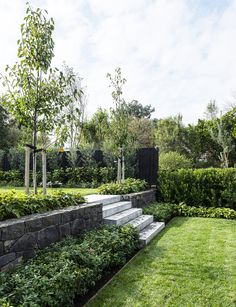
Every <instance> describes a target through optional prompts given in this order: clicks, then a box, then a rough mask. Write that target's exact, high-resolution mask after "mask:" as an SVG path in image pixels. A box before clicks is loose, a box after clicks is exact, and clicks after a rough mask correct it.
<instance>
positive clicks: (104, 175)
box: [0, 166, 116, 187]
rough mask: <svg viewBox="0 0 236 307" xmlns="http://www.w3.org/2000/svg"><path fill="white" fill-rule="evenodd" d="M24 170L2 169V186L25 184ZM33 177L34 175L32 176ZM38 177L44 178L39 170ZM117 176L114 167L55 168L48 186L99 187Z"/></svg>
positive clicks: (0, 182)
mask: <svg viewBox="0 0 236 307" xmlns="http://www.w3.org/2000/svg"><path fill="white" fill-rule="evenodd" d="M23 176H24V175H23V172H20V171H16V170H12V171H5V172H4V171H0V186H15V187H20V186H23V185H24V177H23ZM31 177H32V176H31ZM37 177H38V179H39V182H40V180H42V173H41V172H38V174H37ZM115 177H116V170H115V168H113V167H99V168H98V167H89V166H88V167H76V168H67V169H55V170H54V171H52V172H48V174H47V181H48V186H52V187H57V186H67V187H98V186H99V185H100V184H102V183H107V182H111V181H113V180H114V179H115Z"/></svg>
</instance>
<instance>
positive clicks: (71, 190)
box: [0, 187, 98, 196]
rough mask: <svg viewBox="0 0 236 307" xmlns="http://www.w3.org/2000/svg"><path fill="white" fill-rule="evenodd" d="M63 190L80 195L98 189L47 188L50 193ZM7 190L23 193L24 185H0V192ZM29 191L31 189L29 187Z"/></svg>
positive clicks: (91, 192) (94, 192) (96, 191)
mask: <svg viewBox="0 0 236 307" xmlns="http://www.w3.org/2000/svg"><path fill="white" fill-rule="evenodd" d="M59 190H60V191H63V192H65V193H66V192H67V193H80V194H81V195H83V196H84V195H89V194H97V193H98V189H88V188H47V192H48V193H49V194H50V193H52V192H53V191H59ZM8 191H16V192H17V193H24V187H16V188H12V187H0V193H1V192H8ZM31 191H33V189H32V188H31ZM38 191H39V192H40V191H42V189H41V188H39V189H38Z"/></svg>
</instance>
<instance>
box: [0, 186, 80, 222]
mask: <svg viewBox="0 0 236 307" xmlns="http://www.w3.org/2000/svg"><path fill="white" fill-rule="evenodd" d="M84 202H85V199H84V197H82V196H81V194H79V193H77V194H68V193H64V192H61V191H59V192H54V193H52V194H50V195H43V194H37V195H34V194H29V195H25V194H23V193H22V194H21V193H16V192H14V191H11V192H4V193H0V221H3V220H6V219H11V218H19V217H22V216H25V215H28V214H33V213H42V212H45V211H50V210H54V209H60V208H64V207H68V206H76V205H79V204H81V203H84Z"/></svg>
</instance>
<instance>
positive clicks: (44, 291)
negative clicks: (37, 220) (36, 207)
mask: <svg viewBox="0 0 236 307" xmlns="http://www.w3.org/2000/svg"><path fill="white" fill-rule="evenodd" d="M138 243H139V240H138V232H137V230H135V229H134V228H132V227H130V226H125V227H105V226H104V227H103V228H101V229H100V230H96V231H92V232H90V233H87V234H85V235H84V236H83V237H78V238H67V239H65V240H64V241H62V242H59V243H56V244H54V245H52V246H50V247H48V248H46V249H45V250H43V251H41V252H38V254H37V255H36V257H35V258H33V259H31V260H30V261H29V262H27V263H25V264H22V265H20V266H19V267H17V268H16V269H14V270H13V271H9V272H5V273H1V275H0V305H1V306H3V304H4V302H5V304H9V305H5V306H72V305H73V300H74V298H75V297H76V296H77V295H84V294H85V293H86V292H87V291H88V290H89V289H91V288H92V287H94V285H95V284H96V282H97V281H98V280H99V279H101V277H102V276H103V275H104V274H106V273H109V272H110V271H112V270H114V269H115V268H118V267H120V266H122V265H124V264H125V262H126V261H127V259H128V258H129V257H130V256H131V255H133V254H134V252H135V251H136V250H137V248H138Z"/></svg>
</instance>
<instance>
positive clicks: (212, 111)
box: [205, 100, 219, 120]
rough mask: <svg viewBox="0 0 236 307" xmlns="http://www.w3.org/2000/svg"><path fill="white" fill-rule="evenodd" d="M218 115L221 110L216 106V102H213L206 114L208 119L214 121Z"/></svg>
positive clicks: (209, 104) (207, 108) (208, 106)
mask: <svg viewBox="0 0 236 307" xmlns="http://www.w3.org/2000/svg"><path fill="white" fill-rule="evenodd" d="M218 113H219V109H218V106H217V104H216V101H215V100H211V101H210V102H209V103H208V105H207V107H206V112H205V116H206V119H208V120H214V119H216V118H217V115H218Z"/></svg>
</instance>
